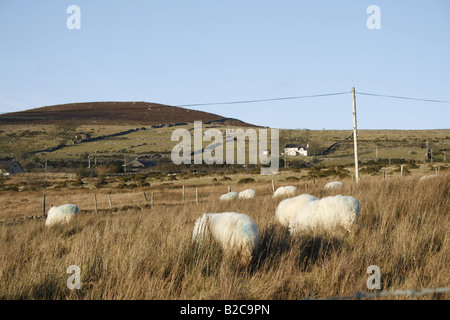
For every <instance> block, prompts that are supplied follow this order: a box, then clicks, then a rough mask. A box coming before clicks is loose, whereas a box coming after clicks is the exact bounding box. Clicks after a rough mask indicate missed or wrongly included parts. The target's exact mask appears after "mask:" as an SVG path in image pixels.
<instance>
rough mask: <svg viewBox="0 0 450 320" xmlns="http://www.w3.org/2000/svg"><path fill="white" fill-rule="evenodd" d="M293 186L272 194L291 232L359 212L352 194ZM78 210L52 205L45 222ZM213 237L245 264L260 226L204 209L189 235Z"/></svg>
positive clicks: (351, 218) (340, 222)
mask: <svg viewBox="0 0 450 320" xmlns="http://www.w3.org/2000/svg"><path fill="white" fill-rule="evenodd" d="M339 187H342V183H341V182H337V181H336V182H332V183H328V184H327V185H325V187H324V188H326V189H329V188H339ZM296 191H297V188H296V187H295V186H286V187H279V188H278V189H277V190H276V191H275V192H274V193H273V197H274V198H276V197H280V196H283V197H288V198H286V199H284V200H282V201H281V202H280V203H279V204H278V207H277V209H276V211H275V220H276V221H277V222H278V223H279V224H280V225H281V226H283V227H285V228H289V232H290V234H291V235H292V236H294V235H295V234H298V233H301V232H304V231H306V230H309V229H313V230H317V229H324V230H331V229H334V228H338V227H342V228H344V229H346V230H347V231H350V230H351V227H352V225H353V224H354V223H355V222H356V221H357V219H358V217H359V215H360V206H359V201H358V200H356V199H355V198H353V197H351V196H341V195H337V196H328V197H324V198H322V199H317V198H316V197H314V196H312V195H309V194H301V195H297V196H295V194H296ZM254 197H256V192H255V191H254V190H252V189H247V190H244V191H241V192H239V193H238V192H228V193H226V194H224V195H221V196H220V198H219V200H220V201H231V200H234V199H237V198H239V199H251V198H254ZM78 212H79V209H78V206H76V205H74V204H65V205H62V206H60V207H51V208H50V210H49V212H48V215H47V220H46V222H45V224H46V225H47V226H51V225H54V224H59V223H67V222H69V221H70V220H71V219H73V218H74V217H75V216H76V215H77V214H78ZM211 238H212V239H214V241H216V242H217V243H218V244H219V245H220V247H221V248H222V250H223V251H224V253H225V254H227V255H229V256H233V257H236V258H238V260H239V262H240V263H241V264H242V265H248V264H249V263H250V261H251V260H252V259H253V257H254V255H255V253H256V251H257V249H258V241H259V229H258V226H257V225H256V223H255V222H254V221H253V220H252V219H251V218H250V217H249V216H248V215H245V214H242V213H237V212H223V213H204V214H203V215H202V216H201V217H199V218H198V219H197V220H196V221H195V225H194V229H193V232H192V239H193V241H194V242H195V243H204V242H206V241H207V240H209V239H211Z"/></svg>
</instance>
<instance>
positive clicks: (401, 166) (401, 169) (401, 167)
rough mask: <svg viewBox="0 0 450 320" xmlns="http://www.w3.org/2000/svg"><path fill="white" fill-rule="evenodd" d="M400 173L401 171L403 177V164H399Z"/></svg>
mask: <svg viewBox="0 0 450 320" xmlns="http://www.w3.org/2000/svg"><path fill="white" fill-rule="evenodd" d="M400 173H401V176H402V178H403V164H401V165H400Z"/></svg>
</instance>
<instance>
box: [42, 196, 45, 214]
mask: <svg viewBox="0 0 450 320" xmlns="http://www.w3.org/2000/svg"><path fill="white" fill-rule="evenodd" d="M42 214H45V194H44V195H43V196H42Z"/></svg>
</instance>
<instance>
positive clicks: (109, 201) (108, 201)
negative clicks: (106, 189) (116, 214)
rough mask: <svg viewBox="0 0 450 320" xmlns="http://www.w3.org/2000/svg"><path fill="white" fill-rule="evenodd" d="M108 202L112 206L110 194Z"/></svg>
mask: <svg viewBox="0 0 450 320" xmlns="http://www.w3.org/2000/svg"><path fill="white" fill-rule="evenodd" d="M108 202H109V207H110V208H112V202H111V197H110V196H108Z"/></svg>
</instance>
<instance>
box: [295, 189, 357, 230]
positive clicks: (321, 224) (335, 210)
mask: <svg viewBox="0 0 450 320" xmlns="http://www.w3.org/2000/svg"><path fill="white" fill-rule="evenodd" d="M359 215H360V206H359V201H358V200H356V199H355V198H353V197H350V196H341V195H337V196H334V197H325V198H322V199H320V200H318V201H312V202H310V203H308V204H307V205H305V206H304V207H302V208H301V209H300V210H299V211H298V212H297V215H296V217H295V219H294V221H292V223H291V224H290V225H289V229H290V232H291V233H295V232H297V231H304V230H307V229H314V228H324V229H333V228H335V227H338V226H341V227H344V228H345V229H346V230H348V231H350V227H351V225H352V224H353V223H354V222H356V220H357V219H358V217H359Z"/></svg>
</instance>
